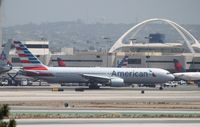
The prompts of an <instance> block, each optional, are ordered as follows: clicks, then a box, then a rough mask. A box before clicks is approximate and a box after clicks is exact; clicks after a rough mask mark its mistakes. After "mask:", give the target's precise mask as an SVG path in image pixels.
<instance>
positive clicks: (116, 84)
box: [110, 78, 125, 87]
mask: <svg viewBox="0 0 200 127" xmlns="http://www.w3.org/2000/svg"><path fill="white" fill-rule="evenodd" d="M110 86H111V87H122V86H125V83H124V79H121V78H112V79H111V80H110Z"/></svg>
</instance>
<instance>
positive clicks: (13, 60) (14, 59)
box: [11, 57, 20, 63]
mask: <svg viewBox="0 0 200 127" xmlns="http://www.w3.org/2000/svg"><path fill="white" fill-rule="evenodd" d="M11 61H12V63H20V59H19V58H16V57H13V58H12V60H11Z"/></svg>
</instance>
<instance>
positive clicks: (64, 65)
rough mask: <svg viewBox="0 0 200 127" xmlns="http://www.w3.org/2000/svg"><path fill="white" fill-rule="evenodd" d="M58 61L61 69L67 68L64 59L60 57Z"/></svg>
mask: <svg viewBox="0 0 200 127" xmlns="http://www.w3.org/2000/svg"><path fill="white" fill-rule="evenodd" d="M57 61H58V66H59V67H66V64H65V61H64V60H63V59H61V58H59V57H58V58H57Z"/></svg>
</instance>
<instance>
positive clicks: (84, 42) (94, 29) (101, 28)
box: [3, 21, 200, 51]
mask: <svg viewBox="0 0 200 127" xmlns="http://www.w3.org/2000/svg"><path fill="white" fill-rule="evenodd" d="M132 26H134V24H102V23H95V24H87V23H84V22H81V21H74V22H55V23H42V24H26V25H18V26H13V27H7V28H4V30H3V40H4V41H6V40H8V39H10V38H15V39H18V40H40V39H41V38H45V39H47V40H49V41H50V48H51V50H53V51H58V50H60V48H61V47H74V48H76V49H77V50H87V49H96V50H105V49H106V47H110V46H112V45H113V44H114V42H115V41H116V40H117V39H118V38H119V37H120V36H121V35H122V34H123V33H124V32H126V31H127V30H128V29H129V28H131V27H132ZM166 26H167V25H162V24H151V25H148V26H146V27H144V28H143V29H142V30H141V31H140V32H139V33H138V34H137V36H136V37H135V38H136V39H137V41H141V42H144V41H147V40H145V39H144V37H146V36H148V34H149V33H156V32H160V33H164V34H166V40H167V41H169V42H172V41H178V40H182V38H181V37H180V36H179V35H178V34H177V32H175V31H174V30H173V29H171V27H166ZM182 26H183V27H184V28H186V29H187V30H189V31H190V32H191V33H192V34H193V35H194V36H195V37H196V38H197V39H199V40H200V25H182ZM104 37H109V38H110V41H109V44H106V43H107V41H106V40H105V39H103V38H104ZM125 41H129V40H128V39H127V40H125Z"/></svg>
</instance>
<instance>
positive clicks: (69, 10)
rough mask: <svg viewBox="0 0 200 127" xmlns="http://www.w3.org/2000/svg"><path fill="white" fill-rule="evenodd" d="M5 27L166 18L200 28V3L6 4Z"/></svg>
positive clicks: (70, 0) (9, 0)
mask: <svg viewBox="0 0 200 127" xmlns="http://www.w3.org/2000/svg"><path fill="white" fill-rule="evenodd" d="M3 10H4V12H3V17H4V26H11V25H16V24H27V23H30V22H32V23H42V22H56V21H74V20H77V19H81V20H83V21H85V22H89V23H91V22H92V23H93V22H104V23H107V22H112V23H134V22H135V21H143V20H145V19H149V18H155V17H158V18H167V19H170V20H173V21H175V22H177V23H179V24H200V14H199V12H200V0H4V7H3Z"/></svg>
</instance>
